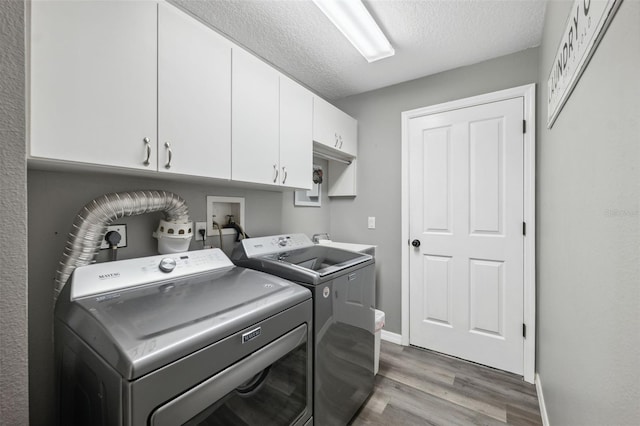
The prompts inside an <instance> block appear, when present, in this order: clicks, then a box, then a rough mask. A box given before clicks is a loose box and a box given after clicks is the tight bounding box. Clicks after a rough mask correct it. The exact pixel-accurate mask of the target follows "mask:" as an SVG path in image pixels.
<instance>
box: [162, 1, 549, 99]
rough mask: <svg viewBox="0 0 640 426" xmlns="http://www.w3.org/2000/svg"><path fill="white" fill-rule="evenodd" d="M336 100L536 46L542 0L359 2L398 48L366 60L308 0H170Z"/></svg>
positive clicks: (538, 37)
mask: <svg viewBox="0 0 640 426" xmlns="http://www.w3.org/2000/svg"><path fill="white" fill-rule="evenodd" d="M171 2H172V3H174V4H176V5H178V6H180V7H181V8H183V9H184V10H186V11H188V12H190V13H191V14H193V15H195V16H197V17H199V18H200V19H201V20H203V21H204V22H206V23H208V24H209V25H211V26H212V27H214V28H216V29H217V30H218V31H220V32H221V33H223V34H225V35H227V36H228V37H229V38H231V39H232V40H234V41H235V42H236V43H238V44H240V45H242V46H244V47H245V48H247V49H248V50H250V51H252V52H254V53H255V54H256V55H258V56H260V57H262V58H263V59H265V60H266V61H267V62H270V63H271V64H273V65H274V66H275V67H276V68H278V69H280V70H281V71H283V72H284V73H286V74H288V75H290V76H291V77H293V78H294V79H296V80H298V81H299V82H301V83H302V84H304V85H306V86H307V87H309V88H310V89H312V90H313V91H315V92H317V93H318V94H320V95H321V96H323V97H325V98H327V99H329V100H335V99H340V98H343V97H345V96H349V95H354V94H358V93H362V92H367V91H369V90H374V89H378V88H381V87H385V86H389V85H392V84H396V83H400V82H403V81H408V80H413V79H415V78H419V77H423V76H426V75H430V74H435V73H438V72H441V71H445V70H449V69H453V68H457V67H460V66H464V65H469V64H473V63H477V62H481V61H484V60H487V59H491V58H495V57H498V56H502V55H506V54H509V53H513V52H517V51H520V50H524V49H527V48H530V47H535V46H538V45H539V44H540V41H541V35H542V26H543V20H544V9H545V4H546V2H545V1H544V0H369V1H367V0H365V2H364V3H365V6H366V7H367V9H368V10H369V12H370V13H371V15H372V16H373V17H374V19H375V20H376V21H377V22H378V24H379V25H380V27H381V28H382V30H383V31H384V33H385V34H386V35H387V38H388V39H389V41H390V42H391V44H392V45H393V46H394V48H395V50H396V54H395V56H393V57H391V58H387V59H383V60H380V61H378V62H374V63H371V64H370V63H368V62H367V61H366V60H365V59H364V58H363V57H362V56H361V55H360V53H358V51H357V50H356V49H355V48H354V47H353V46H351V44H350V43H349V42H348V41H347V40H346V39H345V38H344V36H342V34H341V33H340V32H339V31H338V30H337V29H336V28H335V27H334V26H333V25H332V24H331V23H330V22H329V20H328V19H327V18H326V17H325V16H324V15H323V14H322V12H320V10H319V9H318V8H317V7H316V6H315V4H314V3H313V2H311V1H310V0H171Z"/></svg>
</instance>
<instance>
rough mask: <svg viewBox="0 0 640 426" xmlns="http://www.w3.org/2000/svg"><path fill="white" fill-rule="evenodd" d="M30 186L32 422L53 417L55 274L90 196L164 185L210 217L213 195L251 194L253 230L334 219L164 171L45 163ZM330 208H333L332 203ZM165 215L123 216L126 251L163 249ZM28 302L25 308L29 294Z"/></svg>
mask: <svg viewBox="0 0 640 426" xmlns="http://www.w3.org/2000/svg"><path fill="white" fill-rule="evenodd" d="M28 189H29V191H28V192H29V197H28V203H29V204H28V209H29V361H30V364H29V365H30V367H29V373H30V381H29V388H30V390H31V407H30V410H31V424H32V425H47V424H49V423H50V419H51V418H52V417H51V416H52V410H53V403H52V401H53V383H54V376H53V341H52V324H53V322H52V319H53V302H52V300H53V279H54V276H55V271H56V265H57V263H58V261H59V258H60V254H61V253H62V250H63V248H64V244H65V242H66V238H67V234H68V232H69V229H70V227H71V223H72V222H73V220H74V218H75V215H76V214H77V212H78V211H79V210H80V208H81V207H82V206H84V205H85V204H86V203H88V202H89V201H91V200H92V199H94V198H96V197H98V196H100V195H102V194H105V193H108V192H118V191H133V190H139V189H163V190H168V191H173V192H175V193H176V194H178V195H180V196H181V197H183V198H184V199H185V200H186V202H187V205H188V206H189V215H190V218H191V219H192V220H194V221H205V220H206V219H205V216H206V196H207V195H222V196H238V197H244V198H245V214H246V219H245V227H246V232H247V233H248V234H249V235H251V236H252V237H255V236H262V235H272V234H278V233H281V232H305V229H309V230H313V229H315V225H313V224H315V223H322V221H326V219H322V218H320V219H319V217H320V216H318V214H320V213H321V211H323V210H322V209H311V208H306V209H305V208H293V194H292V192H285V193H281V192H271V191H264V190H255V189H242V188H232V187H229V186H220V185H208V184H203V183H190V182H185V181H176V180H167V179H158V178H141V177H127V176H120V175H110V174H100V173H73V172H55V171H40V170H29V173H28ZM323 189H326V188H323ZM324 201H326V200H324ZM324 209H325V213H324V214H325V215H326V209H327V208H326V207H325V208H324ZM285 212H286V214H283V213H285ZM285 216H286V217H287V218H288V219H289V221H288V223H286V224H283V221H282V218H283V217H285ZM161 217H162V214H161V213H153V214H148V215H143V216H136V217H130V218H125V219H122V220H118V221H117V222H118V223H126V224H127V237H128V246H127V247H126V248H121V249H118V258H119V259H126V258H131V257H139V256H147V255H154V254H157V251H156V249H157V241H156V240H155V239H154V238H153V237H152V236H151V233H152V232H153V230H154V229H155V228H156V227H157V225H158V220H159V219H160V218H161ZM305 224H309V225H308V226H307V225H305ZM233 239H234V237H233V236H228V237H225V240H224V242H225V244H224V248H225V252H227V253H229V252H230V251H231V249H232V247H233V245H234V241H233ZM201 244H202V243H201V242H195V241H192V242H191V247H190V248H191V249H198V248H200V247H201V246H202V245H201ZM207 244H213V245H214V246H218V245H219V243H218V238H217V237H212V238H209V239H208V241H207ZM106 254H107V253H106V251H104V252H102V253H101V254H100V255H99V260H102V259H104V258H106ZM23 259H24V258H23ZM22 308H23V309H24V308H25V304H24V301H23V302H22ZM3 348H4V345H3ZM23 359H24V358H23Z"/></svg>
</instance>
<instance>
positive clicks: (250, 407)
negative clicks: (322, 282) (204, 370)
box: [150, 324, 312, 426]
mask: <svg viewBox="0 0 640 426" xmlns="http://www.w3.org/2000/svg"><path fill="white" fill-rule="evenodd" d="M307 336H308V332H307V325H306V324H303V325H301V326H299V327H298V328H296V329H294V330H292V331H291V332H289V333H287V334H285V335H284V336H282V337H280V338H279V339H277V340H275V341H274V342H272V343H270V344H268V345H267V346H264V347H263V348H261V349H260V350H258V351H256V352H254V353H252V354H251V355H249V356H247V357H246V358H244V359H243V360H241V361H239V362H237V363H236V364H233V365H231V366H229V367H228V368H226V369H225V370H223V371H221V372H220V373H218V374H216V375H215V376H213V377H211V378H209V379H207V380H205V381H204V382H202V383H201V384H199V385H197V386H195V387H194V388H192V389H190V390H189V391H187V392H185V393H183V394H182V395H180V396H178V397H177V398H175V399H174V400H172V401H170V402H168V403H167V404H165V405H163V406H161V407H160V408H158V409H157V410H156V411H154V412H153V414H152V415H151V418H150V425H151V426H176V425H189V426H192V425H193V426H195V425H258V424H259V425H303V424H304V423H305V422H306V421H307V420H308V419H309V418H310V416H311V410H312V408H311V404H310V403H309V402H310V401H311V398H310V395H309V390H310V387H309V386H308V381H309V380H311V377H310V375H309V374H308V373H309V369H308V365H309V364H308V359H309V356H310V354H309V351H308V340H307ZM250 337H251V336H248V338H250Z"/></svg>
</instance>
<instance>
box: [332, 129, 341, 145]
mask: <svg viewBox="0 0 640 426" xmlns="http://www.w3.org/2000/svg"><path fill="white" fill-rule="evenodd" d="M334 135H335V137H336V143H335V145H333V147H334V148H337V147H338V143H339V142H340V141H339V140H338V134H337V133H334Z"/></svg>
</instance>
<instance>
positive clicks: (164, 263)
mask: <svg viewBox="0 0 640 426" xmlns="http://www.w3.org/2000/svg"><path fill="white" fill-rule="evenodd" d="M158 268H160V270H161V271H162V272H171V271H173V270H174V269H175V268H176V261H175V260H174V259H172V258H170V257H165V258H164V259H162V260H161V261H160V264H159V265H158Z"/></svg>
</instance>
